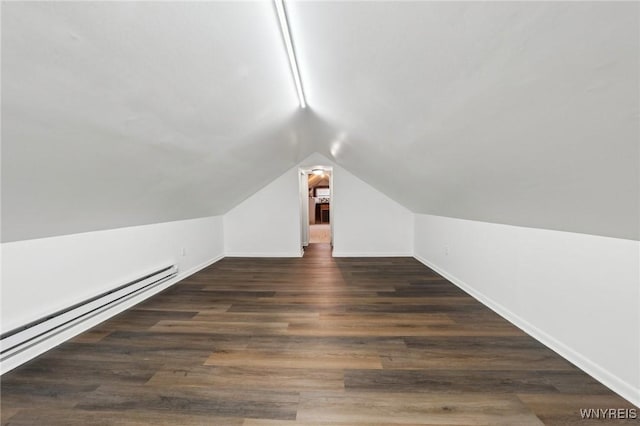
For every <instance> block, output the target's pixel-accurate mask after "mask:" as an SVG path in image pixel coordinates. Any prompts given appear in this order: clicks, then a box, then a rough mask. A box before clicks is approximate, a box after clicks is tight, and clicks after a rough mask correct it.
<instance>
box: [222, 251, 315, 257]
mask: <svg viewBox="0 0 640 426" xmlns="http://www.w3.org/2000/svg"><path fill="white" fill-rule="evenodd" d="M302 254H303V252H302V250H300V251H299V252H295V251H285V252H247V253H234V252H231V253H226V254H225V257H302Z"/></svg>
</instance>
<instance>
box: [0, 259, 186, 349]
mask: <svg viewBox="0 0 640 426" xmlns="http://www.w3.org/2000/svg"><path fill="white" fill-rule="evenodd" d="M177 274H178V268H177V267H176V266H175V265H171V266H166V267H164V268H161V269H158V270H156V271H155V272H151V273H149V274H146V275H144V276H142V277H140V278H137V279H135V280H133V281H130V282H128V283H126V284H123V285H120V286H118V287H116V288H114V289H112V290H109V291H105V292H104V293H101V294H98V295H97V296H94V297H91V298H89V299H87V300H84V301H82V302H79V303H76V304H74V305H72V306H69V307H68V308H65V309H61V310H59V311H57V312H54V313H52V314H49V315H46V316H44V317H42V318H39V319H37V320H35V321H31V322H30V323H28V324H25V325H23V326H20V327H17V328H14V329H13V330H10V331H7V332H6V333H2V335H0V348H1V349H0V360H5V359H7V358H9V357H11V356H13V355H16V354H18V353H20V352H22V351H23V350H25V349H27V348H30V347H32V346H34V345H36V344H38V343H40V342H42V341H44V340H46V339H48V338H50V337H52V336H54V335H56V334H58V333H60V332H62V331H64V330H67V329H68V328H70V327H73V326H75V325H77V324H79V323H81V322H82V321H85V320H87V319H89V318H91V317H93V316H95V315H97V314H99V313H102V312H104V311H106V310H107V309H109V308H112V307H114V306H116V305H118V304H120V303H122V302H124V301H126V300H128V299H130V298H132V297H133V296H135V295H137V294H141V293H143V292H145V291H147V290H150V289H151V288H153V287H156V286H158V285H160V284H162V283H164V282H166V281H168V280H170V279H171V278H174V277H175V276H177Z"/></svg>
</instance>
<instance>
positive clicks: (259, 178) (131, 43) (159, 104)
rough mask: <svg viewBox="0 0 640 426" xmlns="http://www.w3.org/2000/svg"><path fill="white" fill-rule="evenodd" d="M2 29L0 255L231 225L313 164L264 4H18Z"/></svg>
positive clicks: (7, 8) (6, 9)
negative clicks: (95, 235) (200, 222)
mask: <svg viewBox="0 0 640 426" xmlns="http://www.w3.org/2000/svg"><path fill="white" fill-rule="evenodd" d="M0 29H1V31H2V52H1V53H2V238H3V242H8V241H18V240H24V239H33V238H43V237H50V236H55V235H65V234H72V233H79V232H88V231H96V230H103V229H113V228H120V227H124V226H132V225H143V224H150V223H162V222H167V221H174V220H181V219H189V218H197V217H208V216H214V215H220V214H224V213H226V212H227V211H228V210H229V209H230V208H232V207H233V206H235V205H237V204H238V203H239V202H240V201H242V200H243V199H245V198H246V197H248V196H249V195H250V194H252V193H253V192H255V191H257V190H258V189H259V188H260V187H261V186H262V185H261V182H268V181H271V180H272V179H274V178H275V177H277V176H279V175H280V174H281V173H282V172H283V171H284V170H286V169H287V168H289V167H292V166H293V165H295V164H296V163H297V162H298V161H300V160H301V159H302V158H304V157H305V156H307V155H308V154H309V153H311V152H313V150H311V149H310V148H308V146H307V145H308V142H309V140H310V139H309V138H308V137H301V132H303V131H302V130H301V128H302V127H306V125H305V124H304V123H300V122H299V120H300V119H302V120H303V121H304V120H307V119H306V118H304V117H303V116H302V115H301V114H300V109H299V107H298V100H297V96H296V93H295V87H294V85H293V82H292V80H291V72H290V69H289V63H288V60H287V55H286V51H285V48H284V45H283V43H282V37H281V35H280V28H279V25H278V20H277V17H276V12H275V10H274V8H273V4H272V3H271V2H228V1H227V2H40V3H38V2H13V3H3V4H2V24H1V25H0ZM78 200H82V205H81V208H78V207H79V206H78Z"/></svg>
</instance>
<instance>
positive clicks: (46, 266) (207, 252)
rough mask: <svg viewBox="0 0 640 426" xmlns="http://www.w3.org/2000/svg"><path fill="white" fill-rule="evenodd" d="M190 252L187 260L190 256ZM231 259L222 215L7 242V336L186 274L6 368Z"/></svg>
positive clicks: (4, 301)
mask: <svg viewBox="0 0 640 426" xmlns="http://www.w3.org/2000/svg"><path fill="white" fill-rule="evenodd" d="M183 249H184V256H183V255H182V253H183ZM222 255H223V226H222V217H221V216H214V217H207V218H200V219H191V220H183V221H176V222H165V223H159V224H154V225H144V226H135V227H129V228H119V229H111V230H107V231H95V232H87V233H81V234H71V235H64V236H60V237H50V238H42V239H33V240H23V241H16V242H11V243H3V244H2V301H1V304H2V305H1V306H2V313H1V323H0V328H1V330H2V332H6V331H9V330H12V329H14V328H16V327H19V326H21V325H24V324H26V323H29V322H31V321H33V320H36V319H39V318H41V317H43V316H45V315H47V314H50V313H53V312H56V311H58V310H60V309H63V308H67V307H69V306H71V305H73V304H75V303H78V302H81V301H84V300H86V299H88V298H90V297H92V296H95V295H98V294H100V293H103V292H105V291H108V290H111V289H113V288H115V287H117V286H119V285H122V284H125V283H127V282H129V281H131V280H134V279H137V278H139V277H141V276H143V275H145V274H147V273H150V272H154V271H155V270H157V269H159V268H161V267H163V266H168V265H172V264H175V265H177V266H178V277H177V278H175V279H173V280H172V281H170V282H168V283H167V284H166V285H165V284H163V285H162V287H159V288H157V289H156V290H155V291H150V292H147V293H145V294H144V296H141V297H138V298H136V299H132V300H131V301H130V302H128V303H127V304H123V305H120V306H118V307H117V309H114V310H111V311H107V313H106V314H104V315H101V316H99V317H95V318H92V320H91V321H88V322H85V323H83V324H82V325H81V326H79V327H76V328H75V329H73V330H71V331H68V332H66V333H65V334H63V335H62V336H57V337H56V339H54V340H52V341H50V342H47V343H46V344H44V345H41V346H39V347H36V348H35V349H34V348H32V349H30V350H29V351H27V353H24V354H21V355H20V356H19V357H15V359H13V358H12V359H10V361H8V364H7V363H3V366H2V370H3V371H6V370H7V369H10V368H13V367H15V366H16V365H18V364H19V363H21V362H24V361H26V360H28V359H29V358H31V357H33V356H36V355H38V354H39V353H41V352H43V351H44V350H46V349H48V348H50V347H53V346H55V345H57V344H59V343H61V342H62V341H64V340H65V339H66V338H69V337H72V336H73V335H75V334H77V333H79V332H81V331H83V330H85V329H87V328H89V327H91V326H93V325H95V324H97V323H99V322H101V321H102V320H104V319H107V318H108V317H109V316H111V315H114V314H115V313H117V312H120V311H122V310H124V309H125V308H127V307H129V306H132V305H133V304H135V303H137V302H139V301H140V300H142V299H144V298H146V297H149V296H150V295H151V294H154V293H157V291H160V290H161V289H163V288H166V287H167V286H169V285H171V284H173V283H175V282H177V281H178V280H180V279H182V278H185V277H186V276H188V275H190V274H192V273H194V272H196V271H197V270H199V269H201V268H202V267H204V266H206V265H208V264H210V263H212V262H214V261H216V260H218V259H220V258H221V257H222Z"/></svg>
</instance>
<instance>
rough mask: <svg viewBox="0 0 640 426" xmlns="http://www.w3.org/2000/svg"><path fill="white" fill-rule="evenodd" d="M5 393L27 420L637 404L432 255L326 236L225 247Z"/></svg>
mask: <svg viewBox="0 0 640 426" xmlns="http://www.w3.org/2000/svg"><path fill="white" fill-rule="evenodd" d="M1 400H2V423H3V424H12V425H14V424H15V425H24V424H28V425H102V424H104V425H111V424H118V425H129V424H139V425H146V424H176V425H210V424H220V425H247V426H248V425H284V426H286V425H309V424H314V425H319V424H343V425H356V424H366V425H388V424H403V425H407V424H439V425H459V424H473V425H479V424H483V425H539V424H543V423H544V424H550V425H565V424H604V423H607V421H604V420H593V421H582V420H581V418H580V414H579V409H580V408H632V407H633V406H632V405H630V404H629V403H627V402H625V401H624V400H623V399H621V398H620V397H618V396H616V395H615V394H614V393H612V392H611V391H609V390H608V389H607V388H605V387H604V386H602V385H601V384H599V383H598V382H596V381H595V380H594V379H592V378H591V377H589V376H588V375H587V374H585V373H583V372H582V371H580V370H579V369H577V368H576V367H574V366H573V365H571V364H570V363H569V362H567V361H565V360H564V359H563V358H561V357H560V356H558V355H557V354H555V353H554V352H553V351H551V350H549V349H547V348H546V347H545V346H543V345H542V344H540V343H538V342H537V341H535V340H534V339H532V338H530V337H529V336H527V335H526V334H524V333H523V332H522V331H520V330H519V329H517V328H516V327H514V326H512V325H511V324H509V323H508V322H507V321H505V320H504V319H502V318H501V317H499V316H498V315H496V314H495V313H493V312H492V311H490V310H489V309H487V308H486V307H484V306H483V305H481V304H480V303H478V302H476V301H475V300H474V299H473V298H471V297H470V296H468V295H467V294H466V293H464V292H462V291H461V290H460V289H458V288H457V287H456V286H454V285H453V284H451V283H449V282H448V281H446V280H445V279H443V278H442V277H440V276H439V275H437V274H436V273H434V272H433V271H431V270H429V269H428V268H426V267H425V266H423V265H422V264H420V263H419V262H418V261H416V260H414V259H412V258H336V259H334V258H331V257H330V252H329V247H328V246H327V245H315V246H311V247H310V248H309V249H308V250H307V252H306V253H305V256H304V258H303V259H239V258H226V259H224V260H222V261H220V262H218V263H216V264H214V265H212V266H210V267H208V268H206V269H205V270H203V271H201V272H198V273H197V274H195V275H193V276H191V277H189V278H188V279H186V280H184V281H182V282H180V283H179V284H177V285H175V286H173V287H171V288H170V289H168V290H166V291H164V292H163V293H161V294H159V295H156V296H154V297H153V298H151V299H150V300H147V301H146V302H144V303H142V304H140V305H138V306H136V307H135V308H134V309H131V310H129V311H127V312H125V313H122V314H121V315H118V316H117V317H115V318H113V319H111V320H109V321H107V322H104V323H103V324H101V325H99V326H98V327H96V328H94V329H92V330H90V331H88V332H86V333H84V334H82V335H80V336H78V337H77V338H75V339H73V340H72V341H69V342H67V343H65V344H63V345H61V346H59V347H58V348H56V349H53V350H51V351H49V352H47V353H46V354H44V355H43V356H41V357H39V358H37V359H35V360H33V361H31V362H30V363H28V364H26V365H23V366H22V367H20V368H18V369H16V370H14V371H12V372H10V373H8V374H6V375H5V376H3V377H2V396H1ZM639 414H640V413H639ZM618 422H622V423H624V421H611V423H618ZM627 422H628V423H632V424H638V420H627Z"/></svg>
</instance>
